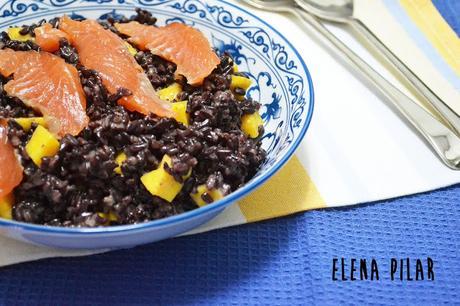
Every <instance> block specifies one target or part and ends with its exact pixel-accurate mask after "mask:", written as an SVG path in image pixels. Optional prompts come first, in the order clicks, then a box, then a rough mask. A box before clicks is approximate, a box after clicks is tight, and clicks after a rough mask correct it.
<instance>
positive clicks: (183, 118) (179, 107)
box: [171, 101, 189, 126]
mask: <svg viewBox="0 0 460 306" xmlns="http://www.w3.org/2000/svg"><path fill="white" fill-rule="evenodd" d="M171 107H172V110H173V112H174V113H175V116H174V118H175V119H176V120H177V121H178V122H181V123H183V124H184V125H185V126H188V124H189V122H188V117H189V116H188V114H187V101H180V102H174V103H172V104H171Z"/></svg>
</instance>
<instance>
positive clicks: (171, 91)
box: [158, 83, 182, 101]
mask: <svg viewBox="0 0 460 306" xmlns="http://www.w3.org/2000/svg"><path fill="white" fill-rule="evenodd" d="M181 91H182V86H180V84H179V83H172V84H171V85H169V86H168V87H165V88H163V89H160V90H159V91H158V97H160V99H161V100H164V101H174V100H175V99H176V97H177V95H178V94H179V93H180V92H181Z"/></svg>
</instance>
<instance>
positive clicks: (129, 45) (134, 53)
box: [125, 41, 137, 56]
mask: <svg viewBox="0 0 460 306" xmlns="http://www.w3.org/2000/svg"><path fill="white" fill-rule="evenodd" d="M125 45H126V47H127V48H128V51H129V53H131V55H132V56H134V55H136V54H137V50H136V48H134V47H133V45H131V44H130V43H129V42H127V41H125Z"/></svg>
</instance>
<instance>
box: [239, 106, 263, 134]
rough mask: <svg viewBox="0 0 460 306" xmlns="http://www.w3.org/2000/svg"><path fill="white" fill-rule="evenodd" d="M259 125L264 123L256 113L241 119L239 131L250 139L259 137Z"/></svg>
mask: <svg viewBox="0 0 460 306" xmlns="http://www.w3.org/2000/svg"><path fill="white" fill-rule="evenodd" d="M261 125H262V126H263V125H264V121H263V120H262V117H260V115H259V113H257V112H256V113H253V114H249V115H243V116H242V117H241V130H242V131H243V132H244V133H245V134H246V135H247V136H249V137H251V138H256V137H258V136H259V126H261Z"/></svg>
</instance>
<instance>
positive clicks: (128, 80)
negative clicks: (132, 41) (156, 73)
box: [59, 16, 173, 117]
mask: <svg viewBox="0 0 460 306" xmlns="http://www.w3.org/2000/svg"><path fill="white" fill-rule="evenodd" d="M59 29H60V30H62V31H64V32H65V33H66V34H67V35H68V36H69V38H70V42H71V44H72V45H73V46H74V47H75V48H76V49H77V51H78V54H79V58H80V62H81V64H82V65H83V66H85V67H86V68H89V69H93V70H95V71H97V72H98V74H99V75H100V77H101V79H102V82H103V84H104V85H105V87H106V88H107V90H108V91H109V92H110V93H111V94H114V93H116V92H117V91H118V90H120V89H123V88H124V89H128V90H129V91H130V92H131V95H129V96H125V97H122V98H120V99H119V100H118V104H120V105H122V106H124V107H125V108H127V109H128V110H130V111H137V112H140V113H142V114H145V115H148V114H150V113H154V114H156V115H158V116H167V117H171V116H172V115H173V112H172V111H171V106H170V104H169V103H168V102H166V101H162V100H161V99H160V98H159V97H158V96H157V95H156V93H155V90H154V89H153V86H152V84H151V83H150V81H149V79H148V78H147V76H146V75H145V73H144V71H143V70H142V67H141V66H139V64H138V63H137V62H136V60H135V59H134V57H133V56H132V55H131V54H130V53H129V51H128V48H127V47H126V44H125V42H124V41H123V39H121V38H120V37H119V36H117V35H116V34H115V33H113V32H111V31H109V30H106V29H104V28H103V27H102V26H101V25H100V24H99V23H97V22H96V21H94V20H84V21H74V20H72V19H70V18H69V17H67V16H64V17H63V18H61V21H60V24H59Z"/></svg>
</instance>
